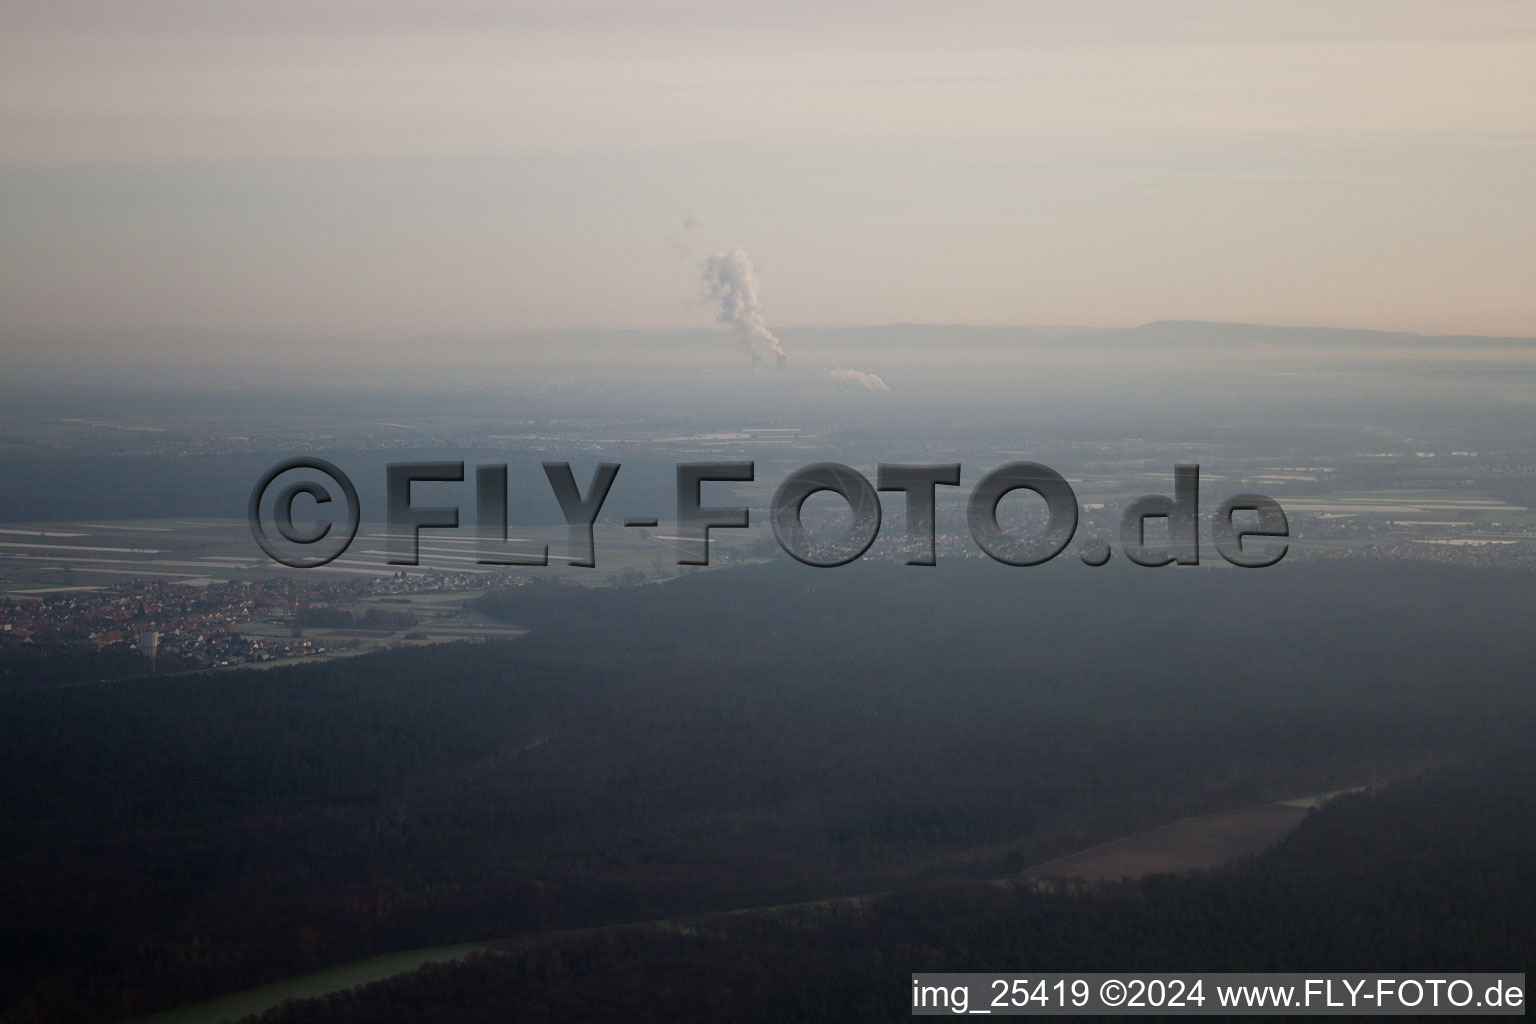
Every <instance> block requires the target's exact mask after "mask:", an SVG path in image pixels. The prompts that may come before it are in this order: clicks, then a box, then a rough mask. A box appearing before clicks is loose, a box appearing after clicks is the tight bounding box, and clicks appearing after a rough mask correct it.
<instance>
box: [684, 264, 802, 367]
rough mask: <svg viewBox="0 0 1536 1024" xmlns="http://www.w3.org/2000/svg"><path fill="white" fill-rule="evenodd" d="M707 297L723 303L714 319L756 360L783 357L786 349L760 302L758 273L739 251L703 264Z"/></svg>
mask: <svg viewBox="0 0 1536 1024" xmlns="http://www.w3.org/2000/svg"><path fill="white" fill-rule="evenodd" d="M703 281H704V294H705V295H706V296H708V297H709V298H710V299H711V300H712V301H714V302H718V303H720V312H719V313H717V314H716V315H715V319H717V320H719V321H720V322H721V323H722V324H724V325H725V326H727V327H729V328H730V329H731V333H732V334H733V335H735V337H736V340H737V341H738V342H739V343H740V344H741V347H742V348H743V349H745V350H746V351H747V352H748V353H750V354H751V355H752V357H753V358H754V359H758V360H760V359H763V358H765V357H767V356H782V355H784V346H783V345H780V344H779V339H778V338H775V337H774V336H773V332H772V331H770V330H769V329H768V322H767V321H766V320H764V319H763V308H762V302H761V301H760V300H759V298H758V294H757V293H758V286H757V271H756V270H755V269H753V267H752V259H751V257H749V256H748V255H747V254H746V253H744V252H742V251H741V250H740V249H733V250H731V251H730V252H717V253H715V254H714V255H713V256H711V257H710V258H709V259H707V260H705V261H704V276H703Z"/></svg>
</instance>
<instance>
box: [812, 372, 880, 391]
mask: <svg viewBox="0 0 1536 1024" xmlns="http://www.w3.org/2000/svg"><path fill="white" fill-rule="evenodd" d="M827 373H828V374H829V375H830V376H832V377H835V378H837V379H838V380H840V381H842V382H843V383H844V384H857V385H858V386H859V387H861V388H868V389H869V390H871V391H889V390H891V388H890V385H888V384H887V383H886V382H885V381H883V380H881V379H880V377H879V376H878V375H876V374H873V373H865V372H864V371H863V370H828V371H827Z"/></svg>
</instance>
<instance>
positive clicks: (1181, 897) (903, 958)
mask: <svg viewBox="0 0 1536 1024" xmlns="http://www.w3.org/2000/svg"><path fill="white" fill-rule="evenodd" d="M1533 834H1536V774H1533V772H1532V764H1531V762H1530V760H1529V759H1525V760H1523V761H1522V762H1521V763H1518V764H1511V763H1505V764H1500V765H1495V766H1482V767H1480V768H1479V770H1475V771H1456V772H1446V773H1441V774H1439V775H1437V776H1436V777H1433V778H1429V779H1423V780H1415V781H1413V782H1411V783H1409V784H1398V785H1394V786H1392V787H1390V788H1389V789H1388V790H1386V791H1385V792H1381V793H1375V794H1371V795H1358V796H1349V797H1343V798H1340V799H1339V800H1337V801H1335V802H1333V803H1332V804H1330V805H1329V806H1327V807H1325V808H1324V809H1322V810H1321V811H1318V812H1316V813H1315V814H1313V815H1311V816H1310V817H1309V818H1308V819H1307V820H1306V821H1304V822H1303V823H1302V825H1301V827H1300V828H1299V829H1298V830H1297V831H1296V832H1295V833H1294V834H1293V835H1291V836H1290V837H1289V838H1287V839H1286V840H1284V841H1283V842H1282V843H1281V844H1280V845H1279V846H1278V847H1276V848H1274V849H1272V850H1270V851H1268V852H1267V853H1265V854H1262V855H1260V856H1258V857H1256V858H1253V859H1251V860H1247V861H1244V862H1239V863H1237V864H1234V865H1231V866H1229V867H1227V868H1224V869H1221V870H1218V871H1212V872H1206V873H1201V874H1196V875H1193V876H1189V877H1175V876H1154V877H1152V878H1148V879H1146V880H1144V881H1142V882H1139V883H1127V884H1121V885H1115V886H1097V887H1089V888H1086V889H1084V890H1081V891H1076V892H1073V893H1072V894H1070V895H1061V894H1048V893H1043V892H1038V891H1032V890H1030V889H1026V888H999V887H998V886H995V885H987V884H980V883H964V884H948V885H931V886H925V887H915V888H910V889H905V890H902V891H900V892H897V893H895V894H893V895H891V896H889V897H886V898H883V899H880V900H879V901H877V902H876V903H875V904H874V905H873V906H871V907H870V908H869V909H867V910H864V911H862V912H859V911H853V910H849V909H841V910H838V909H831V908H829V909H827V910H826V911H824V912H822V913H820V914H819V915H818V914H817V913H816V911H815V910H814V909H797V910H795V911H794V912H763V913H758V914H751V915H738V916H733V917H724V918H722V917H713V918H706V919H702V920H699V921H691V922H687V925H688V926H687V927H686V928H682V927H670V928H666V927H629V928H614V929H604V930H601V931H599V932H596V933H589V934H584V935H581V936H577V937H570V938H565V939H552V940H549V941H547V942H543V943H528V944H522V945H515V946H512V947H510V948H508V949H507V950H506V951H504V952H498V953H492V954H479V955H476V956H475V957H473V958H471V959H469V960H467V961H464V962H461V963H455V964H432V965H428V966H427V967H425V968H422V969H421V970H419V971H416V972H414V973H412V974H409V975H404V976H402V977H399V978H393V979H390V980H388V981H384V982H379V983H376V984H373V985H369V986H367V987H365V988H362V989H356V990H353V991H350V992H343V993H337V994H335V995H332V996H328V997H324V998H320V999H312V1000H306V1001H299V1002H292V1003H289V1004H287V1005H285V1006H284V1007H282V1008H280V1009H277V1010H273V1011H271V1012H269V1013H267V1014H266V1015H265V1016H263V1017H262V1018H261V1020H262V1022H263V1024H310V1022H319V1021H325V1022H328V1024H350V1022H358V1024H362V1022H380V1024H387V1022H391V1021H411V1022H421V1024H433V1022H444V1024H446V1022H454V1024H477V1022H481V1021H483V1022H486V1024H490V1022H493V1021H494V1022H500V1021H505V1020H519V1021H552V1022H553V1021H586V1020H618V1019H622V1020H625V1021H632V1022H649V1021H654V1022H657V1024H663V1022H688V1021H700V1022H703V1021H719V1020H735V1021H764V1022H768V1021H774V1022H804V1024H810V1022H855V1024H856V1022H863V1021H869V1022H874V1021H893V1020H904V1019H906V1018H907V1017H908V1015H909V1014H910V1012H911V1003H910V999H911V988H910V981H909V978H910V975H911V973H912V972H913V971H982V972H993V971H996V972H1004V973H1030V972H1079V971H1080V972H1090V971H1317V972H1324V971H1345V970H1347V971H1401V972H1417V971H1520V970H1523V969H1524V965H1526V964H1528V963H1530V961H1531V957H1532V955H1533V954H1536V924H1533V923H1532V922H1533V921H1536V851H1533V850H1532V849H1531V844H1530V837H1531V836H1532V835H1533ZM1204 994H1205V996H1206V998H1207V1000H1208V1001H1209V1002H1208V1003H1207V1005H1209V1004H1210V1003H1211V1002H1214V1001H1215V995H1214V993H1213V992H1211V991H1207V992H1205V993H1204Z"/></svg>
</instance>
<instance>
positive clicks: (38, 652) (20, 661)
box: [0, 643, 149, 690]
mask: <svg viewBox="0 0 1536 1024" xmlns="http://www.w3.org/2000/svg"><path fill="white" fill-rule="evenodd" d="M148 670H149V659H148V658H146V657H144V655H142V654H140V653H139V652H138V651H136V650H103V651H98V650H94V649H92V648H88V647H66V646H63V645H53V644H17V643H10V644H6V645H4V646H3V647H0V690H9V689H13V688H20V687H23V686H71V685H73V684H75V683H92V682H97V681H99V680H103V679H128V678H131V677H133V676H137V675H141V674H143V673H144V672H146V671H148Z"/></svg>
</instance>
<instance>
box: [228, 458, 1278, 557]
mask: <svg viewBox="0 0 1536 1024" xmlns="http://www.w3.org/2000/svg"><path fill="white" fill-rule="evenodd" d="M543 465H544V475H545V478H546V481H547V486H548V487H550V488H551V489H552V490H553V492H554V496H555V499H556V500H557V501H558V502H559V505H560V511H561V513H562V514H563V515H564V517H565V522H566V525H567V526H568V527H569V530H570V544H571V553H570V558H569V562H570V564H571V565H574V566H580V567H586V568H592V567H595V566H596V565H597V550H596V542H595V540H594V535H593V526H594V525H595V524H596V522H597V519H598V516H599V514H601V512H602V509H603V503H604V502H605V501H607V499H608V494H609V491H610V490H611V489H612V488H613V484H614V481H615V480H616V479H617V478H618V475H619V470H620V465H619V463H616V462H604V463H601V464H599V465H598V467H597V469H596V471H595V472H593V474H592V479H591V480H590V481H589V482H588V483H587V486H586V488H585V490H583V488H582V487H581V486H580V485H579V484H578V483H577V482H576V478H575V475H574V474H573V473H572V472H571V465H570V463H568V462H546V463H544V464H543ZM676 472H677V506H676V518H675V530H676V533H675V536H673V537H671V538H669V539H671V540H673V541H676V542H677V543H678V549H679V553H678V557H677V564H678V565H708V564H709V541H710V531H711V530H732V529H745V528H747V527H748V526H749V525H750V522H751V516H750V510H749V509H748V508H747V507H746V506H742V505H724V504H721V505H713V504H706V503H705V500H706V491H707V490H708V489H709V488H710V485H715V486H716V487H720V488H721V490H722V491H723V490H725V488H724V486H723V485H728V484H732V483H750V482H753V481H755V480H756V466H755V464H754V463H752V462H685V463H679V464H678V465H677V467H676ZM316 475H319V476H324V477H328V478H329V480H330V486H327V485H326V484H325V483H322V482H320V481H318V480H316V479H314V477H315V476H316ZM960 479H961V467H960V464H959V463H940V464H910V463H896V464H888V463H881V464H880V465H879V467H878V469H877V471H876V474H875V482H874V483H871V482H870V480H869V478H868V477H866V476H865V475H864V474H862V473H860V472H859V471H858V470H856V469H853V468H851V467H849V466H844V465H842V464H840V463H836V462H818V463H815V464H814V465H809V466H805V467H802V468H800V469H797V470H795V471H794V472H793V473H791V474H789V476H787V477H785V478H784V480H783V481H782V482H781V483H780V484H779V486H778V488H777V489H776V490H775V491H774V495H773V501H772V503H771V504H770V506H769V512H768V521H769V525H770V526H771V527H772V528H773V536H774V538H775V539H776V540H777V541H778V543H779V546H780V547H781V548H783V549H784V551H785V552H787V553H788V554H789V555H791V556H792V557H793V558H795V559H796V560H797V561H800V562H802V563H804V564H806V565H810V566H815V567H817V568H831V567H833V566H839V565H847V564H848V563H849V562H852V561H854V560H855V559H857V558H859V557H860V556H861V555H863V554H864V552H866V551H868V550H869V547H870V545H871V544H873V543H874V542H875V538H876V537H878V536H879V534H880V520H881V499H880V492H881V491H885V492H895V493H900V494H902V495H903V496H904V500H905V510H906V534H907V536H906V550H907V551H908V557H907V560H906V562H907V564H908V565H930V566H931V565H936V564H937V554H936V518H937V516H936V507H937V495H938V489H939V488H940V487H958V486H960ZM464 480H465V467H464V463H463V462H396V463H390V464H389V465H387V466H386V467H385V481H384V483H385V488H384V493H385V506H386V507H385V519H386V522H387V527H388V531H387V532H388V541H387V543H388V551H387V554H388V564H390V565H417V564H419V561H420V539H421V531H422V530H457V529H459V528H460V519H461V516H460V511H461V510H460V508H459V507H458V506H456V505H431V506H428V505H417V504H415V503H414V502H413V500H412V493H411V487H412V485H413V484H417V483H463V482H464ZM507 487H508V480H507V466H506V464H505V463H492V464H480V465H477V466H475V468H474V499H475V500H474V508H475V526H474V529H475V535H476V541H475V555H476V557H475V561H476V562H477V563H478V564H480V565H496V566H538V565H548V564H549V547H548V545H542V546H540V547H539V548H537V549H535V550H531V551H530V550H526V549H525V550H514V549H513V548H512V546H511V542H510V541H509V539H508V531H507V527H508V522H507V494H508V491H507ZM333 488H334V491H333ZM1021 490H1022V491H1030V492H1033V493H1034V494H1036V495H1038V496H1039V497H1040V498H1042V499H1044V501H1045V513H1046V516H1045V521H1044V523H1043V525H1041V524H1035V525H1034V526H1033V528H1031V529H1025V528H1023V527H1020V526H1017V525H1014V526H1011V527H1007V528H1005V527H1004V525H1003V524H1002V523H1001V522H1000V521H999V517H998V506H999V504H1000V503H1001V502H1002V500H1003V498H1004V497H1006V496H1007V495H1009V494H1012V493H1013V492H1015V491H1021ZM336 492H339V495H340V498H341V501H342V503H344V504H345V511H344V514H343V515H342V516H340V517H338V518H336V519H334V520H326V519H324V518H323V514H324V512H326V511H329V508H330V507H331V506H334V505H335V504H336V498H337V493H336ZM822 492H829V493H832V494H836V495H838V496H839V497H841V498H842V500H843V501H844V502H846V503H847V506H848V510H849V511H850V512H851V513H852V522H851V524H850V525H849V526H848V527H847V529H846V530H844V531H842V532H841V533H839V534H835V535H831V536H828V535H826V534H828V533H829V531H827V530H812V529H810V528H808V527H807V525H806V523H805V522H804V517H803V511H804V508H805V504H806V501H807V500H808V499H809V498H811V497H812V496H813V495H816V494H820V493H822ZM301 499H308V500H307V501H305V502H303V505H304V507H305V508H306V509H307V510H309V511H312V513H313V514H314V515H315V516H316V517H317V518H315V519H313V520H310V521H308V522H307V523H306V525H303V526H301V525H299V524H298V523H296V522H295V521H294V509H295V505H296V504H300V502H301ZM898 500H900V499H898ZM1078 510H1079V506H1078V500H1077V495H1076V493H1074V492H1073V490H1072V486H1071V484H1069V483H1068V482H1067V481H1066V479H1065V478H1064V477H1062V476H1061V474H1059V473H1057V472H1056V471H1055V470H1053V469H1051V468H1050V467H1048V466H1043V465H1041V464H1039V463H1037V462H1010V463H1008V464H1006V465H1003V466H999V467H997V468H996V469H993V470H992V471H991V472H989V473H987V474H986V475H984V476H983V477H982V478H981V479H980V480H979V481H977V483H976V486H975V487H974V488H973V489H972V490H971V493H970V496H969V499H968V501H967V504H966V515H965V519H966V526H967V528H968V530H969V532H970V536H971V539H972V540H973V541H975V543H976V545H977V546H978V547H979V548H980V549H981V550H982V551H984V552H985V553H986V554H987V555H988V556H990V557H991V558H994V559H996V560H997V561H999V562H1002V563H1004V564H1006V565H1016V566H1029V565H1041V564H1043V563H1045V562H1049V561H1050V560H1051V559H1053V558H1055V557H1056V556H1057V555H1059V554H1061V553H1062V551H1064V550H1066V548H1067V546H1068V545H1069V544H1071V543H1072V539H1073V537H1074V536H1075V534H1076V533H1077V527H1078ZM247 518H248V519H249V521H250V526H251V535H252V536H253V537H254V538H255V540H256V543H257V544H258V545H260V547H261V549H262V550H263V551H264V552H266V553H267V555H268V556H270V557H271V558H272V559H273V560H275V561H277V562H280V563H282V564H283V565H287V566H290V567H293V568H297V569H308V568H315V567H318V566H322V565H325V564H327V563H329V562H331V561H333V560H335V559H336V558H337V557H339V556H340V555H341V554H342V553H343V552H345V551H346V550H347V547H348V546H349V545H350V544H351V543H352V540H353V538H354V537H356V535H357V529H358V524H359V522H360V521H361V518H362V507H361V503H360V502H359V500H358V496H357V488H356V487H355V486H354V485H353V483H352V480H351V479H350V478H349V477H348V476H347V475H346V474H345V473H344V472H342V471H341V469H339V468H338V467H337V466H335V465H334V464H332V463H330V462H327V461H325V460H324V459H316V458H307V457H301V458H295V459H288V460H286V461H284V462H280V463H278V464H277V465H275V466H273V467H272V468H271V469H269V470H267V471H266V472H265V473H264V474H262V476H261V479H259V480H258V481H257V482H256V486H255V487H253V488H252V489H251V496H250V502H249V504H248V506H247ZM1240 518H1241V521H1239V519H1240ZM268 520H270V522H271V523H272V526H273V528H274V529H275V531H276V533H277V538H274V537H273V535H272V534H271V533H269V532H268V530H267V526H266V522H267V521H268ZM1152 520H1165V521H1166V526H1167V535H1166V540H1162V539H1156V538H1151V537H1149V536H1148V531H1147V526H1148V523H1149V521H1152ZM623 522H624V525H625V526H626V527H656V526H657V525H658V524H659V522H660V519H659V517H657V516H640V517H628V518H625V519H624V520H623ZM1207 522H1208V531H1209V536H1210V540H1211V542H1212V543H1213V544H1214V545H1215V547H1216V551H1217V553H1218V554H1220V555H1221V557H1222V558H1224V559H1225V560H1226V561H1228V562H1230V563H1231V564H1232V565H1236V566H1241V567H1243V568H1249V569H1259V568H1263V567H1265V566H1270V565H1274V564H1275V563H1276V562H1278V561H1280V560H1281V559H1282V558H1284V557H1285V553H1286V551H1287V549H1288V545H1287V543H1286V538H1288V537H1289V536H1290V525H1289V523H1288V521H1287V519H1286V516H1285V510H1284V509H1282V508H1281V507H1280V504H1279V502H1277V501H1275V500H1274V499H1273V498H1270V497H1267V496H1266V495H1263V494H1251V493H1245V494H1235V495H1233V496H1231V497H1229V498H1227V499H1226V500H1224V501H1223V502H1222V503H1221V504H1220V506H1219V507H1217V508H1216V510H1215V511H1214V512H1213V513H1212V514H1211V515H1210V516H1209V517H1207ZM1200 533H1201V515H1200V467H1199V466H1198V465H1195V464H1193V463H1180V464H1178V465H1177V466H1175V467H1174V472H1173V496H1172V497H1169V496H1167V495H1163V494H1148V495H1144V496H1142V497H1140V498H1137V499H1135V500H1134V501H1132V502H1130V503H1129V504H1128V505H1127V506H1126V508H1125V510H1124V512H1123V513H1122V514H1121V516H1120V536H1119V545H1120V550H1121V551H1122V553H1123V554H1124V555H1125V557H1126V558H1128V559H1130V560H1131V561H1132V562H1135V563H1136V564H1137V565H1143V566H1162V565H1168V564H1170V563H1177V564H1179V565H1199V564H1200V540H1201V538H1200ZM278 538H281V540H279V539H278ZM1112 554H1113V550H1112V548H1111V545H1110V544H1109V542H1108V541H1105V540H1102V539H1099V538H1095V539H1094V540H1092V541H1091V542H1090V543H1089V544H1087V545H1086V547H1085V548H1084V550H1082V551H1081V553H1080V555H1079V557H1080V558H1081V560H1082V561H1083V562H1084V564H1087V565H1091V566H1099V565H1104V564H1105V563H1106V562H1108V561H1109V559H1110V558H1111V556H1112Z"/></svg>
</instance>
